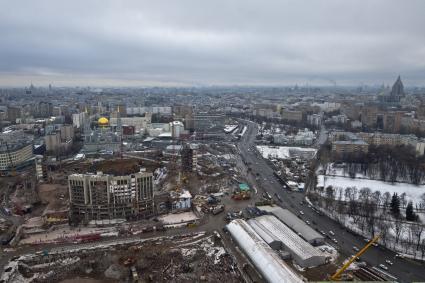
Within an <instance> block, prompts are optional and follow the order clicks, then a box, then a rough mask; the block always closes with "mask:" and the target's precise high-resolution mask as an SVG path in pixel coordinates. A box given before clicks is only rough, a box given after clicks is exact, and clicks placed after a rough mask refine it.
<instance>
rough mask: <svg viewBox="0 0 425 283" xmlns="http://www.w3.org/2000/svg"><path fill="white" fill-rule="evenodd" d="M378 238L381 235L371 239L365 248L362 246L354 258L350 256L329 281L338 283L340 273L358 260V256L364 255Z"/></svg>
mask: <svg viewBox="0 0 425 283" xmlns="http://www.w3.org/2000/svg"><path fill="white" fill-rule="evenodd" d="M379 238H381V235H380V234H378V235H377V236H375V237H374V238H373V239H371V240H370V241H369V242H368V243H367V244H366V246H364V247H363V248H362V249H361V250H360V251H359V252H358V253H357V254H355V255H354V256H352V257H351V258H350V259H349V260H348V261H347V262H346V263H345V264H344V265H343V266H342V267H341V268H340V269H338V270H337V271H336V272H335V274H334V275H332V276H331V280H332V281H340V280H341V275H342V273H343V272H344V271H345V270H346V269H347V268H348V267H349V266H350V265H351V264H352V263H353V262H354V261H355V260H356V258H358V257H359V256H361V255H362V254H364V253H365V252H366V251H367V249H369V247H370V246H371V245H373V244H374V243H375V242H376V241H378V240H379Z"/></svg>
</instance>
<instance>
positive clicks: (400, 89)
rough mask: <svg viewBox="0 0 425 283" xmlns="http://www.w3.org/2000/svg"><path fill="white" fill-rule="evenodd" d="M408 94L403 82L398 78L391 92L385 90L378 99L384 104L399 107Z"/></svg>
mask: <svg viewBox="0 0 425 283" xmlns="http://www.w3.org/2000/svg"><path fill="white" fill-rule="evenodd" d="M405 96H406V94H405V92H404V86H403V82H402V81H401V78H400V76H398V78H397V80H396V81H395V83H394V84H393V87H392V88H391V91H390V92H388V90H387V89H385V90H384V91H383V92H382V93H381V94H380V95H379V97H378V99H379V101H380V102H381V103H383V104H389V105H397V104H399V103H400V100H401V99H402V98H403V97H405Z"/></svg>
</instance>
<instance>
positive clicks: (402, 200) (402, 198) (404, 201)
mask: <svg viewBox="0 0 425 283" xmlns="http://www.w3.org/2000/svg"><path fill="white" fill-rule="evenodd" d="M400 204H401V207H403V208H406V205H407V199H406V193H402V194H401V195H400Z"/></svg>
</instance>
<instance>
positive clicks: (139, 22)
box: [0, 0, 425, 86]
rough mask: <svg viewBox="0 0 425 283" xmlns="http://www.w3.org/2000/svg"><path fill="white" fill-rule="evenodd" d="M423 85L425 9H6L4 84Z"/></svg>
mask: <svg viewBox="0 0 425 283" xmlns="http://www.w3.org/2000/svg"><path fill="white" fill-rule="evenodd" d="M399 74H400V75H401V76H402V79H403V81H404V82H405V84H406V85H425V1H421V0H418V1H412V0H410V1H405V0H401V1H391V0H381V1H373V0H368V1H366V0H364V1H359V0H353V1H347V0H344V1H342V0H334V1H327V0H314V1H313V0H312V1H303V0H293V1H283V0H277V1H268V0H258V1H249V0H223V1H219V0H210V1H202V0H193V1H191V0H189V1H184V0H179V1H175V0H169V1H158V0H150V1H140V0H137V1H128V0H126V1H118V0H116V1H108V0H99V1H91V0H82V1H77V0H73V1H61V0H50V1H43V0H33V1H13V0H12V1H11V0H4V1H3V0H0V85H3V86H15V85H29V84H30V82H31V81H32V82H33V83H34V85H36V86H37V85H47V84H49V83H52V84H53V85H58V86H60V85H92V86H95V85H109V86H111V85H117V86H122V85H128V86H143V85H159V86H161V85H166V86H171V85H176V86H185V85H195V86H199V85H288V84H295V83H298V84H305V83H309V84H311V85H324V84H325V85H326V84H327V85H329V84H332V83H333V81H335V82H336V84H338V85H357V84H360V83H365V84H382V83H388V84H389V83H392V82H393V81H394V80H395V79H396V77H397V75H399Z"/></svg>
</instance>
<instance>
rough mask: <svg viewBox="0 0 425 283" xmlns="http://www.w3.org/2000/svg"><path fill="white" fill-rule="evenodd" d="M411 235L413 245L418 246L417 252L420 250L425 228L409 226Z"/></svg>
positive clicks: (415, 225) (419, 225)
mask: <svg viewBox="0 0 425 283" xmlns="http://www.w3.org/2000/svg"><path fill="white" fill-rule="evenodd" d="M409 230H410V233H411V234H412V244H413V241H414V244H415V246H416V248H415V249H416V250H419V245H420V242H421V236H422V232H423V231H424V226H423V225H422V224H418V223H417V224H411V225H410V226H409Z"/></svg>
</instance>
